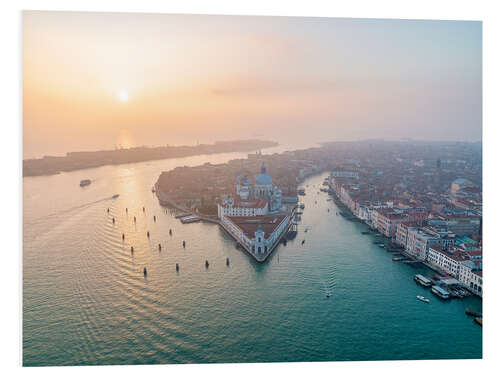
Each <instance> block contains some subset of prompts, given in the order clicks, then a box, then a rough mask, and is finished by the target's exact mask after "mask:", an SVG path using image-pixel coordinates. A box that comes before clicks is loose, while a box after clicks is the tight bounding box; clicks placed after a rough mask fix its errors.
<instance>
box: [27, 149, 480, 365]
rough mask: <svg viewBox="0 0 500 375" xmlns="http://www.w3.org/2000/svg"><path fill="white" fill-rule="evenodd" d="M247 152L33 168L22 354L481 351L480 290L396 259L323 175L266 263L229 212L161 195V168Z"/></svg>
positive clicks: (309, 357)
mask: <svg viewBox="0 0 500 375" xmlns="http://www.w3.org/2000/svg"><path fill="white" fill-rule="evenodd" d="M236 156H239V155H238V154H222V155H211V156H200V157H192V158H185V159H176V160H165V161H155V162H147V163H138V164H129V165H124V166H108V167H102V168H97V169H90V170H84V171H75V172H71V173H64V174H60V175H56V176H45V177H30V178H25V179H24V180H23V189H24V192H23V194H24V201H23V205H24V207H23V210H24V229H23V230H24V251H23V277H24V282H23V363H24V365H25V366H44V365H94V364H142V363H193V362H195V363H207V362H267V361H272V362H276V361H335V360H339V361H346V360H391V359H431V358H481V356H482V331H481V327H479V326H478V325H476V324H475V323H474V322H473V320H472V319H471V318H469V317H467V316H466V315H465V314H464V310H465V308H466V307H473V308H475V309H480V308H481V300H479V299H478V298H476V297H470V298H466V299H463V300H452V301H447V302H443V301H441V300H438V299H437V298H436V297H435V296H434V295H431V293H430V291H429V289H424V288H422V287H420V286H418V285H417V284H416V283H415V282H414V281H413V275H414V274H416V273H424V274H431V273H432V272H431V271H428V270H427V269H425V268H414V267H412V266H409V265H405V264H401V263H398V262H392V261H391V254H390V253H388V252H386V251H385V250H384V249H381V248H379V247H378V246H376V245H374V244H373V241H374V237H372V236H365V235H361V233H360V232H361V231H362V230H364V226H363V225H362V224H359V223H352V222H349V221H346V220H345V219H343V218H342V217H341V216H337V215H336V214H335V212H336V207H335V204H334V203H333V202H331V201H327V198H328V195H326V194H324V193H318V190H319V188H320V185H321V182H322V180H323V177H324V175H318V176H315V177H312V178H310V179H308V180H307V181H305V182H304V187H306V185H307V186H308V187H306V194H307V195H306V196H305V197H302V198H301V199H302V201H303V202H304V203H305V206H306V208H305V212H304V215H303V220H302V224H301V225H300V227H299V233H298V235H297V238H296V239H295V240H294V241H292V242H288V244H287V246H283V245H280V246H279V247H278V248H277V249H276V251H275V252H274V254H273V255H272V256H271V257H270V258H269V260H268V261H267V263H265V264H257V263H255V262H254V261H253V260H252V259H251V258H250V257H249V256H248V255H246V254H245V253H244V252H242V251H241V250H238V249H236V248H235V245H234V242H233V240H232V239H231V238H230V237H229V236H228V235H227V234H226V233H225V232H223V231H222V230H221V229H220V228H219V227H218V226H217V225H214V224H209V223H194V224H187V225H182V224H181V223H180V222H179V221H178V220H176V219H175V218H174V217H173V216H172V213H171V212H168V211H167V210H166V209H165V208H163V207H161V206H160V205H159V204H158V201H157V199H156V197H155V196H154V195H153V194H152V193H151V187H152V185H153V184H154V182H155V181H156V179H157V177H158V175H159V173H160V172H161V171H162V170H167V169H170V168H173V167H175V166H177V165H197V164H202V163H204V162H206V161H211V162H213V163H216V162H224V161H226V160H229V159H232V158H234V157H236ZM270 172H271V174H272V171H270ZM84 178H90V179H92V180H93V183H92V184H91V185H90V186H88V187H86V188H83V189H82V188H80V187H79V186H78V183H79V181H80V180H81V179H84ZM113 194H120V197H119V198H118V199H116V200H111V199H109V197H111V196H112V195H113ZM315 201H317V203H315ZM143 206H144V207H145V208H146V212H145V213H144V212H143V211H142V207H143ZM126 207H127V208H128V214H127V213H126V212H125V208H126ZM107 208H109V209H110V213H109V214H108V213H107V212H106V209H107ZM328 209H330V212H328ZM153 215H156V218H157V220H156V222H154V221H153ZM134 216H136V218H137V223H136V224H134V222H133V217H134ZM111 217H115V219H116V223H115V224H114V225H113V223H112V221H111ZM306 227H307V228H309V230H308V232H307V233H306V232H304V229H305V228H306ZM170 228H171V229H172V231H173V235H172V236H170V235H169V234H168V231H169V229H170ZM148 230H149V231H150V234H151V236H150V238H149V239H148V238H147V236H146V231H148ZM122 233H125V236H126V237H125V241H124V242H123V241H122V239H121V235H122ZM303 239H305V240H306V241H305V243H304V245H301V242H302V240H303ZM183 240H186V248H185V249H183V247H182V241H183ZM158 243H161V245H162V251H161V252H159V251H158ZM130 246H134V253H133V254H131V252H130ZM226 257H229V258H230V266H229V267H227V266H226V263H225V259H226ZM205 260H208V261H209V262H210V266H209V268H208V269H206V268H205ZM176 263H179V266H180V270H179V272H178V273H177V272H176V271H175V264H176ZM143 267H147V270H148V275H147V278H144V276H143V273H142V270H143ZM328 293H330V294H331V297H330V298H326V294H328ZM419 294H420V295H424V296H426V297H428V298H429V299H430V300H431V302H430V303H429V304H425V303H422V302H420V301H418V300H417V299H416V296H417V295H419Z"/></svg>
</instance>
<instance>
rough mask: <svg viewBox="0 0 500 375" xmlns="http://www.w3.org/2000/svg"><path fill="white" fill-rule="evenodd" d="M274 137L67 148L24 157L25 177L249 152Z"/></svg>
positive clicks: (267, 144)
mask: <svg viewBox="0 0 500 375" xmlns="http://www.w3.org/2000/svg"><path fill="white" fill-rule="evenodd" d="M277 145H278V143H277V142H274V141H264V140H256V139H249V140H235V141H221V142H215V143H213V144H200V145H197V146H162V147H135V148H128V149H119V150H103V151H82V152H68V153H67V154H66V156H44V157H43V158H39V159H26V160H23V177H32V176H47V175H54V174H58V173H61V172H71V171H76V170H80V169H88V168H97V167H102V166H105V165H119V164H128V163H138V162H143V161H151V160H163V159H174V158H181V157H189V156H198V155H207V154H219V153H227V152H250V151H256V150H260V149H264V148H269V147H274V146H277Z"/></svg>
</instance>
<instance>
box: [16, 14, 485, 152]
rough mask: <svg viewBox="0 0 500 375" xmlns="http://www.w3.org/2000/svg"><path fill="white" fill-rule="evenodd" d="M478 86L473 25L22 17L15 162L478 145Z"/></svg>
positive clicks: (477, 29) (478, 35)
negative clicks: (206, 149)
mask: <svg viewBox="0 0 500 375" xmlns="http://www.w3.org/2000/svg"><path fill="white" fill-rule="evenodd" d="M481 80H482V28H481V23H480V22H470V21H408V20H368V19H336V18H298V17H248V16H198V15H160V14H157V15H149V14H125V13H123V14H119V13H85V12H82V13H80V12H78V13H68V12H24V14H23V133H24V145H23V148H24V157H25V158H27V157H39V156H42V155H58V154H63V153H65V152H67V151H76V150H94V149H103V148H106V149H112V148H114V147H115V145H122V146H124V147H129V146H133V145H160V144H194V143H196V142H197V141H200V142H212V141H215V140H223V139H241V138H255V137H259V138H266V139H272V140H276V141H278V142H280V143H291V142H293V143H296V142H298V141H307V142H310V141H323V140H350V139H354V140H355V139H364V138H374V137H376V138H386V139H398V138H402V137H411V138H415V139H436V140H473V141H476V140H481V133H482V114H481V112H482V109H481V107H482V96H481V95H482V94H481V93H482V82H481ZM120 93H122V99H125V97H126V96H128V100H121V99H120Z"/></svg>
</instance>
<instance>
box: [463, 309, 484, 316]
mask: <svg viewBox="0 0 500 375" xmlns="http://www.w3.org/2000/svg"><path fill="white" fill-rule="evenodd" d="M465 313H466V314H467V315H469V316H473V317H475V318H481V317H482V316H483V313H482V312H480V311H474V310H471V309H469V308H467V309H465Z"/></svg>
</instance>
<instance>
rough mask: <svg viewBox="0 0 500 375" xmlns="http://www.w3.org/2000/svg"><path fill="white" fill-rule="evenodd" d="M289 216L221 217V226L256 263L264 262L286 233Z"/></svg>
mask: <svg viewBox="0 0 500 375" xmlns="http://www.w3.org/2000/svg"><path fill="white" fill-rule="evenodd" d="M289 223H290V216H289V215H265V216H254V217H246V216H223V217H222V220H221V224H222V226H223V227H224V229H226V230H227V231H228V232H229V233H230V234H231V235H232V236H233V237H234V238H235V239H236V241H237V242H238V243H239V244H240V245H241V246H243V248H245V250H247V251H248V252H249V253H250V254H251V255H252V256H253V257H254V258H255V259H256V260H257V261H264V260H265V259H266V258H267V256H268V255H269V254H270V253H271V252H272V250H273V249H274V247H275V246H276V245H277V244H278V242H279V240H280V239H281V237H282V236H283V235H284V234H285V233H286V230H287V229H288V225H289Z"/></svg>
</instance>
